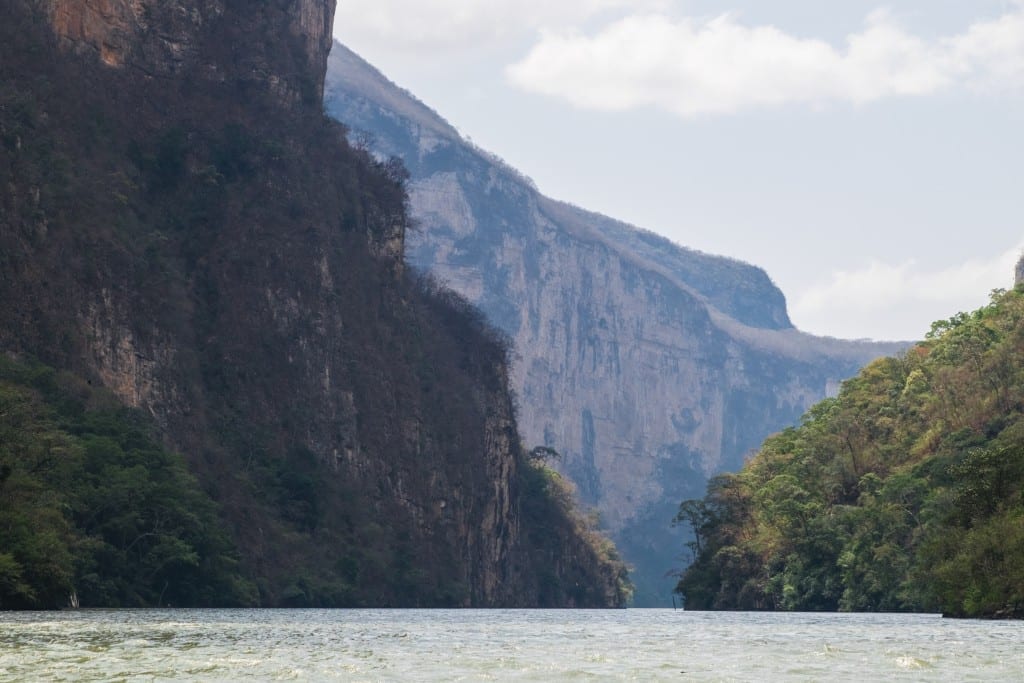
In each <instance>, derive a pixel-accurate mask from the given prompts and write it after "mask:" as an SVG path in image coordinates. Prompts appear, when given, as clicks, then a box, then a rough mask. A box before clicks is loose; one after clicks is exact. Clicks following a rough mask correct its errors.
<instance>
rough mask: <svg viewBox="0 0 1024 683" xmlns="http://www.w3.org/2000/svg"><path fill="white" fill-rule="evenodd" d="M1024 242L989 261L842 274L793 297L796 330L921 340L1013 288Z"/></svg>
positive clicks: (875, 267)
mask: <svg viewBox="0 0 1024 683" xmlns="http://www.w3.org/2000/svg"><path fill="white" fill-rule="evenodd" d="M1022 250H1024V242H1021V244H1019V245H1017V246H1016V247H1014V248H1012V249H1009V250H1007V251H1005V252H1003V253H1001V254H998V255H996V256H993V257H992V258H989V259H974V260H970V261H967V262H965V263H962V264H958V265H955V266H952V267H948V268H939V269H928V268H927V267H926V266H925V265H923V264H921V263H918V262H917V261H913V260H911V261H907V262H905V263H901V264H897V265H893V264H890V263H885V262H882V261H872V262H871V263H869V264H868V265H867V266H865V267H864V268H862V269H860V270H854V271H837V272H835V273H833V274H832V277H831V279H830V280H829V281H828V282H823V283H820V284H818V285H815V286H812V287H810V288H809V289H807V290H805V291H803V292H799V293H798V294H797V296H796V297H794V303H793V304H792V306H791V310H790V313H791V315H792V317H793V320H794V322H795V324H796V325H797V327H799V328H800V329H803V330H806V331H808V332H818V333H826V331H827V334H829V335H832V336H838V337H851V338H862V337H869V338H873V339H904V340H906V339H921V338H923V337H924V334H925V333H926V332H927V331H928V330H929V329H930V328H931V324H932V322H934V321H936V320H941V319H945V318H949V317H950V316H953V315H955V314H956V313H958V312H960V311H970V310H974V309H976V308H978V307H980V306H982V305H984V304H985V302H986V301H987V300H988V299H987V297H988V294H989V292H991V291H992V290H993V289H996V288H1008V287H1011V286H1012V285H1013V269H1014V265H1015V264H1016V262H1017V259H1018V258H1020V255H1021V253H1022Z"/></svg>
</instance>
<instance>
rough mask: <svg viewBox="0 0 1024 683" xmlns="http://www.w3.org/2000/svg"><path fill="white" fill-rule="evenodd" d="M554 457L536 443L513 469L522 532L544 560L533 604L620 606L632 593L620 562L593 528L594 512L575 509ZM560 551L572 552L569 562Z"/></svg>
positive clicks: (573, 490) (570, 489)
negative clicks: (520, 502)
mask: <svg viewBox="0 0 1024 683" xmlns="http://www.w3.org/2000/svg"><path fill="white" fill-rule="evenodd" d="M559 457H561V456H560V455H559V454H558V453H557V452H556V451H554V450H553V449H550V448H546V447H543V446H540V447H537V448H534V449H533V450H532V451H530V452H529V453H528V454H526V456H525V465H524V466H523V467H522V468H520V470H519V485H520V491H521V500H522V521H523V529H524V533H525V534H526V536H527V539H528V540H527V543H528V545H529V546H530V547H531V548H534V549H535V550H534V552H536V553H537V554H538V555H539V556H540V557H542V558H543V559H544V566H545V569H544V570H542V571H541V572H540V573H539V575H538V577H537V579H536V587H535V588H534V590H535V591H536V593H537V596H538V606H539V607H558V606H560V605H569V606H577V605H578V606H586V605H595V604H606V605H617V606H625V605H626V604H627V603H628V602H629V601H630V599H631V597H632V595H633V584H632V583H631V581H630V580H629V576H628V575H629V572H628V570H627V567H626V563H625V562H624V561H623V560H622V558H621V557H620V556H619V551H618V549H617V548H616V547H615V544H614V543H612V542H611V541H610V540H609V539H608V538H607V537H606V536H605V535H604V534H603V533H602V532H601V531H600V530H599V524H598V522H599V519H598V514H597V513H596V512H593V511H592V512H591V513H590V514H583V513H582V512H580V510H579V509H578V507H577V505H578V501H577V495H576V488H575V486H573V484H572V483H571V482H570V481H568V480H567V479H565V477H563V476H562V475H561V474H559V473H558V472H557V471H555V469H554V468H552V467H551V464H550V462H549V461H550V459H552V458H559ZM566 557H572V558H575V559H576V563H575V566H573V565H572V564H571V563H568V562H565V559H564V558H566ZM595 572H596V573H597V575H598V576H600V580H598V581H595V580H594V578H593V575H594V573H595Z"/></svg>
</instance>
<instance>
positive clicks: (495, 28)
mask: <svg viewBox="0 0 1024 683" xmlns="http://www.w3.org/2000/svg"><path fill="white" fill-rule="evenodd" d="M666 1H667V0H632V1H631V0H419V1H417V2H410V1H409V0H346V2H340V3H338V8H337V11H336V14H335V17H336V18H335V23H334V26H335V31H334V33H335V35H337V36H338V37H339V38H340V39H341V40H342V41H344V42H362V43H373V42H376V43H378V44H380V43H383V44H385V45H387V46H388V48H389V49H395V50H404V51H410V52H424V53H432V52H434V51H437V50H448V51H452V50H464V49H479V48H480V47H486V46H488V45H493V44H494V43H495V42H496V41H497V42H499V43H500V42H504V41H508V40H510V39H517V38H522V37H526V36H533V35H535V34H536V32H537V31H538V30H540V29H541V28H542V27H544V26H564V25H575V24H577V23H578V22H581V21H585V20H587V19H589V18H591V17H594V16H595V15H599V14H601V13H603V12H607V11H609V10H615V9H622V8H630V9H632V10H633V11H636V9H637V8H641V9H643V10H650V9H653V8H660V7H665V6H666V4H665V3H666Z"/></svg>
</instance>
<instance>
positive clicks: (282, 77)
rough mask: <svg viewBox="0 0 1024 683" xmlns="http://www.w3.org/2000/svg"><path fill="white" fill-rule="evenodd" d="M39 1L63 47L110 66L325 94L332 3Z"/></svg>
mask: <svg viewBox="0 0 1024 683" xmlns="http://www.w3.org/2000/svg"><path fill="white" fill-rule="evenodd" d="M42 4H43V7H44V8H45V10H46V12H47V14H48V16H49V19H50V22H51V24H52V27H53V30H54V32H55V33H56V34H57V36H59V38H60V40H61V43H62V44H63V45H64V47H65V48H68V49H71V50H73V51H74V52H76V53H78V54H90V53H91V54H95V55H97V56H98V57H99V59H100V60H101V61H102V62H103V63H104V64H106V65H107V66H109V67H112V68H129V69H134V70H138V71H141V72H143V73H145V74H148V75H150V76H153V77H158V78H168V77H174V76H180V75H182V74H185V73H193V74H197V73H198V74H202V75H203V76H205V77H206V78H210V79H214V80H218V81H222V82H239V81H241V82H249V83H262V84H264V85H266V86H268V87H269V88H270V89H271V90H273V91H274V92H276V93H278V94H280V95H284V96H286V97H288V98H299V97H306V98H308V99H311V100H315V101H319V99H320V98H321V97H322V96H323V74H324V72H325V65H326V62H327V55H328V53H329V52H330V50H331V41H332V38H331V31H332V26H333V23H334V8H335V3H334V2H330V1H328V0H288V1H285V2H268V3H246V2H242V1H241V0H178V1H176V2H162V1H159V0H44V2H43V3H42ZM225 39H227V41H226V42H225ZM289 40H290V41H291V42H292V44H291V45H288V46H287V49H283V46H284V41H289ZM296 48H297V49H296ZM296 52H297V53H299V54H301V55H303V56H304V58H305V61H306V65H304V66H305V68H296V65H295V61H296V60H295V55H294V54H293V53H296Z"/></svg>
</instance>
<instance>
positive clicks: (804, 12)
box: [335, 0, 1024, 339]
mask: <svg viewBox="0 0 1024 683" xmlns="http://www.w3.org/2000/svg"><path fill="white" fill-rule="evenodd" d="M337 17H338V18H337V22H336V26H335V34H336V36H337V37H338V38H339V39H340V40H341V41H342V42H344V43H346V44H347V45H348V46H349V47H351V48H352V49H354V50H355V51H356V52H358V53H360V54H361V55H362V56H363V57H365V58H366V59H367V60H369V61H370V62H371V63H373V64H374V65H376V66H377V67H378V68H380V69H381V70H382V71H383V72H384V73H385V74H386V75H387V76H388V77H389V78H391V79H392V80H394V81H395V82H396V83H398V84H399V85H401V86H403V87H405V88H407V89H408V90H410V91H411V92H412V93H413V94H415V95H416V96H417V97H419V98H420V99H421V100H423V101H424V102H426V103H427V104H428V105H430V106H431V107H433V108H434V109H436V110H437V111H438V112H439V113H440V114H441V115H442V116H444V117H445V118H446V119H448V121H449V122H451V123H452V124H453V125H454V126H455V127H457V128H458V129H459V130H460V131H462V133H463V134H464V135H466V136H468V137H470V138H471V139H472V140H473V141H474V142H475V143H477V144H478V145H480V146H481V147H484V148H485V149H488V150H489V151H492V152H494V153H496V154H498V155H499V156H501V157H502V158H504V159H505V160H506V161H508V162H509V163H510V164H512V165H513V166H515V167H516V168H518V169H519V170H521V171H522V172H523V173H525V174H526V175H529V176H530V177H532V178H533V179H534V180H535V181H536V182H537V184H538V186H539V187H540V189H541V190H542V191H543V192H544V193H545V194H548V195H550V196H552V197H555V198H557V199H562V200H566V201H569V202H572V203H574V204H578V205H580V206H583V207H585V208H587V209H591V210H595V211H600V212H602V213H605V214H607V215H609V216H613V217H615V218H619V219H622V220H625V221H627V222H630V223H634V224H636V225H639V226H642V227H645V228H648V229H650V230H654V231H655V232H658V233H661V234H663V235H665V236H666V237H669V238H670V239H672V240H674V241H676V242H678V243H679V244H682V245H685V246H688V247H693V248H696V249H700V250H703V251H706V252H710V253H716V254H724V255H727V256H733V257H736V258H740V259H743V260H745V261H749V262H751V263H755V264H757V265H760V266H763V267H764V268H765V269H766V270H767V271H768V274H769V275H770V276H771V277H772V279H774V280H775V282H776V283H777V284H778V285H779V286H780V287H781V288H782V290H783V291H784V292H785V294H786V297H787V299H788V300H789V307H790V314H791V316H792V318H793V320H794V322H795V323H796V324H797V325H798V326H799V327H800V328H802V329H805V330H807V331H810V332H815V333H819V334H827V335H832V336H839V337H852V338H859V337H872V338H876V339H914V338H920V337H921V336H923V334H924V333H925V332H926V331H927V330H928V328H929V325H930V323H931V321H932V320H935V319H937V318H946V317H949V316H951V315H953V314H954V313H956V312H957V311H960V310H968V309H973V308H976V307H978V306H980V305H982V304H983V303H984V302H985V301H987V298H988V292H989V291H990V290H991V289H992V288H995V287H1008V286H1010V284H1011V283H1012V270H1013V264H1014V263H1015V262H1016V260H1017V257H1018V256H1019V254H1020V252H1021V250H1022V248H1024V0H1012V1H1011V0H956V1H953V0H895V1H892V2H888V3H886V4H881V3H879V2H865V1H862V0H835V1H834V2H822V0H758V1H757V2H753V1H751V0H735V1H733V2H725V3H723V2H710V1H706V0H629V1H627V0H416V1H413V0H340V2H339V6H338V14H337Z"/></svg>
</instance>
